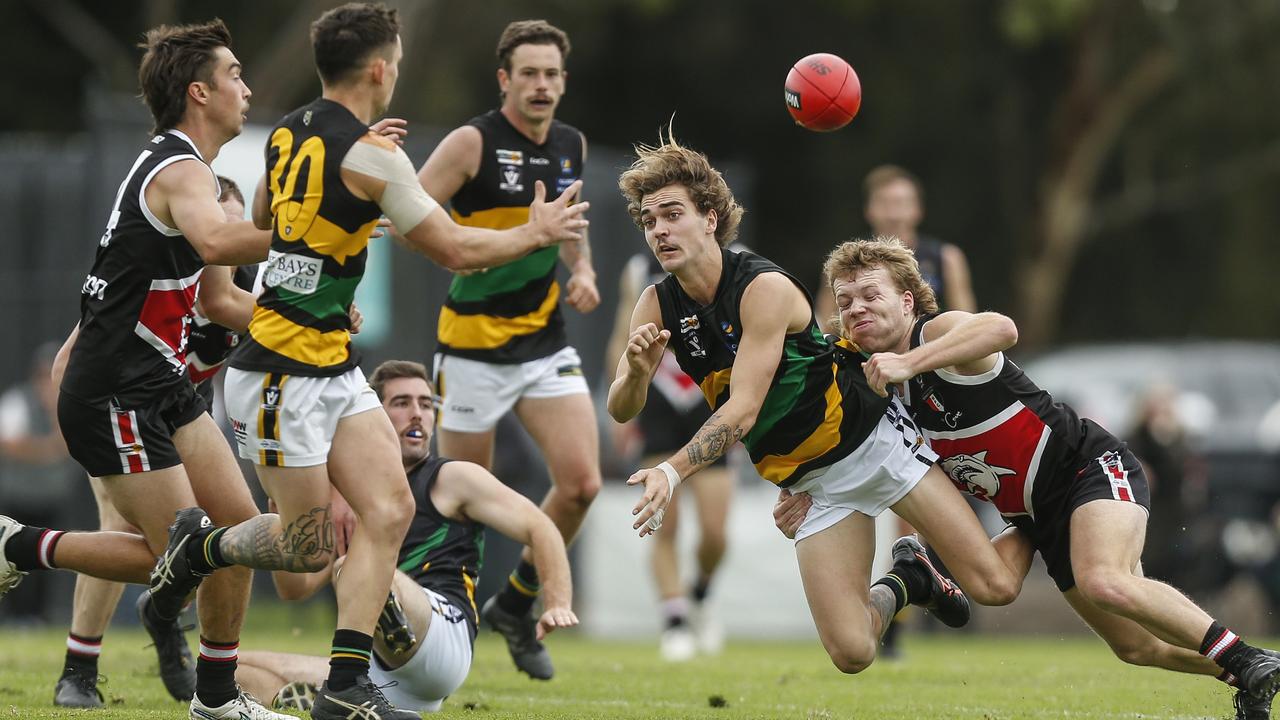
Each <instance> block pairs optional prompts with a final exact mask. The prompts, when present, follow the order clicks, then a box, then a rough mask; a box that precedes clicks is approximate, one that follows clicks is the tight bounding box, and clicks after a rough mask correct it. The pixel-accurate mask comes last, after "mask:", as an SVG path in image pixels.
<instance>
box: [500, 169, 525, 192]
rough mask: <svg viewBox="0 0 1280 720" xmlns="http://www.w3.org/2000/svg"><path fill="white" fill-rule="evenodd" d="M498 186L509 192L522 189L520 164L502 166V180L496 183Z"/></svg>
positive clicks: (522, 179)
mask: <svg viewBox="0 0 1280 720" xmlns="http://www.w3.org/2000/svg"><path fill="white" fill-rule="evenodd" d="M498 188H499V189H500V190H506V191H507V192H509V193H518V192H520V191H522V190H524V178H523V174H522V173H521V172H520V166H518V165H508V166H506V167H504V168H502V182H500V183H498Z"/></svg>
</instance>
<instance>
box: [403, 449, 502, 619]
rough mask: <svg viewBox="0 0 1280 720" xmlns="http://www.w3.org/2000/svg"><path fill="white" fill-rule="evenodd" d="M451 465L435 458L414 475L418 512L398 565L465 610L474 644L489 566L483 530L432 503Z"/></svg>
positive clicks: (411, 485)
mask: <svg viewBox="0 0 1280 720" xmlns="http://www.w3.org/2000/svg"><path fill="white" fill-rule="evenodd" d="M448 462H450V461H449V460H447V459H445V458H437V457H431V458H427V459H426V460H424V461H423V462H421V463H419V464H418V466H417V467H415V468H413V469H412V470H410V471H409V488H410V489H411V490H412V492H413V499H414V502H415V503H416V504H417V510H416V511H415V512H414V514H413V521H412V522H411V523H410V524H409V532H407V533H406V534H405V537H404V542H402V543H401V544H400V556H399V560H398V561H397V566H398V567H399V569H400V571H401V572H403V573H404V574H406V575H408V576H409V577H411V578H413V580H414V582H416V583H418V584H419V585H421V586H422V587H425V588H429V589H431V590H433V591H434V592H437V593H439V594H441V595H443V596H445V597H446V598H448V599H449V600H450V601H451V602H452V603H453V606H454V607H455V608H457V609H459V610H462V611H463V612H464V614H465V615H466V620H467V627H468V628H469V629H470V630H471V639H472V640H475V637H476V623H477V622H479V611H478V610H476V597H475V593H476V581H477V580H478V579H479V577H480V566H481V564H482V563H483V561H484V526H483V525H481V524H480V523H476V522H469V521H459V520H452V519H450V518H447V517H445V516H444V515H441V514H440V511H439V510H437V509H436V506H435V505H434V504H432V502H431V488H432V487H433V486H434V485H435V482H436V478H437V477H439V475H440V468H442V467H444V466H445V464H446V463H448Z"/></svg>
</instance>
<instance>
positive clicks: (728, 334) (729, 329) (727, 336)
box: [720, 320, 738, 355]
mask: <svg viewBox="0 0 1280 720" xmlns="http://www.w3.org/2000/svg"><path fill="white" fill-rule="evenodd" d="M720 332H722V333H724V344H725V347H727V348H729V351H730V352H732V353H734V354H735V355H736V354H737V353H738V336H737V335H734V333H733V323H731V322H729V321H728V320H724V321H721V323H720Z"/></svg>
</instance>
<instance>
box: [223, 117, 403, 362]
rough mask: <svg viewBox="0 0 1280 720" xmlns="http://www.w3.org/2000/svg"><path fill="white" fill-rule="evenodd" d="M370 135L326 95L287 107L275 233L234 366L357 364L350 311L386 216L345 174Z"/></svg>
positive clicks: (272, 179) (276, 158)
mask: <svg viewBox="0 0 1280 720" xmlns="http://www.w3.org/2000/svg"><path fill="white" fill-rule="evenodd" d="M366 135H368V136H369V137H370V138H372V139H373V140H374V141H375V142H380V143H388V144H389V143H390V141H388V140H385V139H383V138H380V137H378V136H376V135H373V134H371V133H369V129H368V127H366V126H365V124H364V123H362V122H360V121H359V120H358V119H357V118H356V117H355V116H354V115H352V114H351V112H350V111H349V110H347V109H346V108H345V107H343V106H342V105H340V104H338V103H335V102H333V101H330V100H325V99H323V98H321V99H318V100H316V101H314V102H312V103H311V104H309V105H306V106H303V107H302V108H299V109H298V110H295V111H294V112H292V113H290V114H289V115H286V116H285V117H284V119H283V120H281V121H280V124H279V125H277V126H276V128H275V129H274V130H273V131H272V133H271V139H270V143H269V145H268V148H267V187H268V190H269V192H270V202H271V215H272V222H273V227H274V232H273V235H272V238H271V252H270V255H269V256H268V258H267V263H266V266H265V267H264V269H263V283H262V286H263V289H262V294H261V295H260V296H259V297H258V302H257V307H255V308H254V312H253V320H252V321H250V323H249V333H248V335H247V336H246V337H245V339H244V341H242V342H241V344H240V347H239V348H238V349H237V351H236V352H235V354H233V356H232V358H231V361H230V364H231V367H234V368H238V369H241V370H255V371H260V372H278V373H287V374H291V375H305V376H333V375H340V374H342V373H344V372H346V371H347V370H350V369H351V368H353V367H355V366H356V365H357V364H358V362H359V357H358V355H357V354H356V352H355V350H354V349H353V348H352V347H351V332H350V330H351V321H350V318H349V311H350V308H351V303H352V300H353V299H354V298H355V292H356V286H357V285H359V284H360V279H361V278H362V277H363V276H364V268H365V261H366V258H367V256H368V244H369V234H370V233H371V232H372V231H373V228H374V226H375V225H376V224H377V221H378V218H379V216H380V215H381V214H382V213H381V211H380V210H379V209H378V206H377V204H376V203H374V202H371V201H369V200H363V199H360V198H358V197H356V196H355V195H353V194H352V193H351V191H350V190H348V189H347V187H346V185H345V184H344V183H343V182H342V175H341V167H342V160H343V158H345V157H346V154H347V151H348V150H350V149H351V146H352V145H354V144H355V143H356V142H357V141H359V140H360V139H361V138H363V137H365V136H366Z"/></svg>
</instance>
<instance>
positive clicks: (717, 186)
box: [618, 130, 746, 247]
mask: <svg viewBox="0 0 1280 720" xmlns="http://www.w3.org/2000/svg"><path fill="white" fill-rule="evenodd" d="M658 139H659V141H660V143H661V144H659V145H658V146H657V147H652V146H649V145H636V146H635V150H636V161H635V162H633V163H631V167H629V168H627V170H626V171H625V172H623V173H622V175H621V176H620V177H619V178H618V189H619V190H621V191H622V196H623V197H624V198H626V201H627V212H628V213H630V215H631V219H632V220H634V221H635V223H636V225H640V203H641V201H642V200H644V197H645V196H646V195H649V194H651V193H655V192H657V191H659V190H661V189H662V188H664V187H666V186H668V185H677V184H678V185H683V186H684V187H685V189H686V190H688V191H689V198H690V199H691V200H693V204H694V206H695V207H696V208H697V209H698V212H699V213H702V214H703V215H705V214H706V213H707V212H708V211H710V210H715V211H716V242H718V243H719V244H720V247H727V246H728V245H729V243H732V242H733V241H734V240H736V239H737V237H738V225H739V224H741V222H742V214H743V213H744V212H746V210H745V209H744V208H743V207H742V206H741V205H739V204H738V202H737V201H736V200H734V199H733V191H732V190H730V189H729V185H728V183H726V182H725V181H724V176H723V175H721V174H720V171H719V170H716V169H715V168H713V167H711V161H709V160H707V156H706V155H703V154H702V153H700V152H698V151H697V150H691V149H689V148H687V147H684V146H682V145H681V144H680V143H678V142H676V138H675V134H674V133H673V132H671V131H670V130H668V131H667V137H666V138H665V139H664V138H662V136H661V133H659V136H658Z"/></svg>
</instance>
